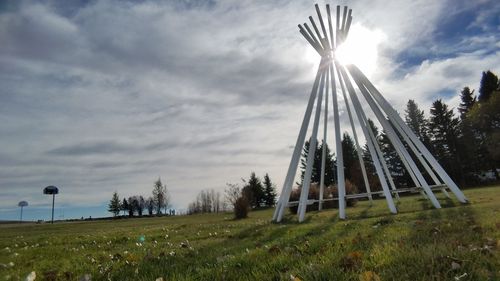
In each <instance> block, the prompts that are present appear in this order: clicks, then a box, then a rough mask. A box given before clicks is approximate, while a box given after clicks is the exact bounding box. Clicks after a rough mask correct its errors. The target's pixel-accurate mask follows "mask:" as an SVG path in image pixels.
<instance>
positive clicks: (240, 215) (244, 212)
mask: <svg viewBox="0 0 500 281" xmlns="http://www.w3.org/2000/svg"><path fill="white" fill-rule="evenodd" d="M249 208H250V204H249V203H248V200H247V199H246V198H245V197H243V196H241V197H239V198H238V199H236V202H235V203H234V218H235V219H244V218H246V217H247V216H248V209H249Z"/></svg>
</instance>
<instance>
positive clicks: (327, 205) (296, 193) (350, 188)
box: [289, 180, 358, 214]
mask: <svg viewBox="0 0 500 281" xmlns="http://www.w3.org/2000/svg"><path fill="white" fill-rule="evenodd" d="M300 191H301V187H300V186H299V188H296V189H294V190H292V193H291V194H290V201H299V199H300ZM345 192H346V194H356V193H358V188H357V187H356V185H354V184H353V183H352V182H350V181H349V180H346V181H345ZM307 198H308V199H315V200H319V184H318V183H312V184H311V186H310V187H309V196H308V197H307ZM331 198H338V189H337V185H336V184H334V185H330V186H326V187H325V190H324V192H323V199H331ZM357 202H358V199H347V200H346V205H347V206H348V207H353V206H355V205H356V203H357ZM318 204H319V203H318V202H315V203H314V204H311V205H307V207H306V212H309V211H313V210H318ZM338 207H339V202H338V200H330V201H325V202H323V209H333V208H338ZM289 209H290V212H291V213H293V214H296V213H297V210H298V205H295V206H290V207H289Z"/></svg>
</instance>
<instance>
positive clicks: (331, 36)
mask: <svg viewBox="0 0 500 281" xmlns="http://www.w3.org/2000/svg"><path fill="white" fill-rule="evenodd" d="M326 14H327V15H328V29H329V30H330V46H331V47H332V50H333V49H334V48H335V38H334V37H333V26H332V15H331V13H330V5H329V4H326Z"/></svg>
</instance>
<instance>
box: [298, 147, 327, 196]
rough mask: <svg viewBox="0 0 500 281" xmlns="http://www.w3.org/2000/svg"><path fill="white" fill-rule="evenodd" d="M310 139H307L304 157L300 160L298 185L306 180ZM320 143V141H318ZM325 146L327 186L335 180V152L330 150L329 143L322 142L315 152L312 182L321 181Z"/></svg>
mask: <svg viewBox="0 0 500 281" xmlns="http://www.w3.org/2000/svg"><path fill="white" fill-rule="evenodd" d="M309 143H310V142H309V141H306V142H305V144H304V148H303V150H302V158H301V160H300V170H301V172H300V183H297V184H298V185H300V186H302V183H303V182H304V175H305V172H306V163H307V156H308V155H309ZM316 144H318V141H316ZM323 146H325V149H326V151H325V152H326V153H325V156H326V158H325V178H324V180H325V186H329V185H332V184H333V183H334V182H335V173H336V169H335V160H334V159H333V154H332V153H331V151H330V147H329V146H328V144H327V143H324V142H321V145H319V146H316V151H315V153H314V161H313V167H312V171H311V183H313V182H317V183H319V182H320V181H321V164H322V163H321V161H322V160H321V158H322V155H323Z"/></svg>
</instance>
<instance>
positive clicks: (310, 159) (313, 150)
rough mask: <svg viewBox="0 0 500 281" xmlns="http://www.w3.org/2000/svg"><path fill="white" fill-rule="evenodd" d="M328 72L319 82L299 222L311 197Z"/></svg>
mask: <svg viewBox="0 0 500 281" xmlns="http://www.w3.org/2000/svg"><path fill="white" fill-rule="evenodd" d="M325 76H326V73H325V72H324V73H323V75H321V82H320V83H319V91H318V99H317V102H316V112H315V114H314V123H313V130H312V135H311V138H310V141H309V151H308V153H307V160H306V172H305V173H304V181H303V182H302V189H301V191H300V200H299V207H298V209H297V215H298V217H299V222H302V221H304V217H305V214H306V208H307V199H308V197H309V187H310V186H311V174H312V170H313V166H314V159H315V158H316V157H315V155H316V145H317V136H318V127H319V118H320V117H321V103H322V102H323V91H324V85H325V78H326V77H325Z"/></svg>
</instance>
